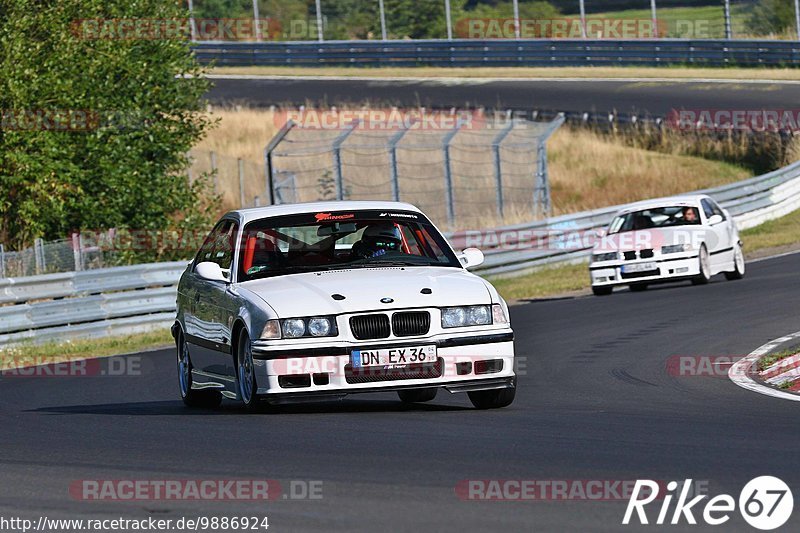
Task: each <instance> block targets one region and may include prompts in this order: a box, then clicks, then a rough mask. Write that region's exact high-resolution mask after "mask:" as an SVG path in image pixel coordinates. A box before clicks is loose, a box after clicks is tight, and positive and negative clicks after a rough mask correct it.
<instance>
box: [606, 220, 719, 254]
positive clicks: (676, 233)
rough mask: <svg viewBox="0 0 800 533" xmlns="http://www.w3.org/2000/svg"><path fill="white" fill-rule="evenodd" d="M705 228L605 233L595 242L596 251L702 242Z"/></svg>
mask: <svg viewBox="0 0 800 533" xmlns="http://www.w3.org/2000/svg"><path fill="white" fill-rule="evenodd" d="M706 232H707V229H706V227H704V226H676V227H674V228H657V229H648V230H638V231H626V232H623V233H615V234H613V235H605V236H603V237H601V238H599V239H597V241H596V242H595V245H594V250H595V251H596V252H598V251H599V252H615V251H628V250H646V249H658V248H661V247H662V246H669V245H671V244H697V245H699V243H700V242H703V241H704V240H705V237H706Z"/></svg>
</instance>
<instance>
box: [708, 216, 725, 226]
mask: <svg viewBox="0 0 800 533" xmlns="http://www.w3.org/2000/svg"><path fill="white" fill-rule="evenodd" d="M723 220H724V219H723V218H722V215H711V216H710V217H708V225H709V226H715V225H717V224H719V223H720V222H722V221H723Z"/></svg>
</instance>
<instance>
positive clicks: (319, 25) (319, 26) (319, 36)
mask: <svg viewBox="0 0 800 533" xmlns="http://www.w3.org/2000/svg"><path fill="white" fill-rule="evenodd" d="M316 8H317V9H316V11H317V39H318V40H319V42H322V41H324V40H325V34H324V33H323V31H322V6H321V5H320V0H317V2H316Z"/></svg>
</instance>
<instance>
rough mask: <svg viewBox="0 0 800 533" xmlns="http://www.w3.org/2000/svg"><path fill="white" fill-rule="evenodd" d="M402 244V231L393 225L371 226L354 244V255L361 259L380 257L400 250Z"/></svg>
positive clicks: (384, 223) (382, 223)
mask: <svg viewBox="0 0 800 533" xmlns="http://www.w3.org/2000/svg"><path fill="white" fill-rule="evenodd" d="M402 243H403V237H402V235H401V234H400V230H399V229H398V228H397V226H395V225H394V224H393V223H391V222H381V223H377V224H370V225H369V226H367V228H366V229H365V230H364V233H363V234H362V235H361V239H360V240H359V241H357V242H356V243H355V244H353V255H354V256H356V257H359V258H361V259H369V258H372V257H378V256H381V255H384V254H385V253H387V252H396V251H398V250H400V247H401V245H402Z"/></svg>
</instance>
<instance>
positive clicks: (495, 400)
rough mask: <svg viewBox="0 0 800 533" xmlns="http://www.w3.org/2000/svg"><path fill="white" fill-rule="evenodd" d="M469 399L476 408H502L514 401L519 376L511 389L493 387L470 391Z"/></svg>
mask: <svg viewBox="0 0 800 533" xmlns="http://www.w3.org/2000/svg"><path fill="white" fill-rule="evenodd" d="M467 395H469V401H471V402H472V405H474V406H475V408H476V409H501V408H503V407H508V406H509V405H511V404H512V403H513V402H514V397H515V396H516V395H517V378H514V387H512V388H510V389H492V390H479V391H472V392H468V393H467Z"/></svg>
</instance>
